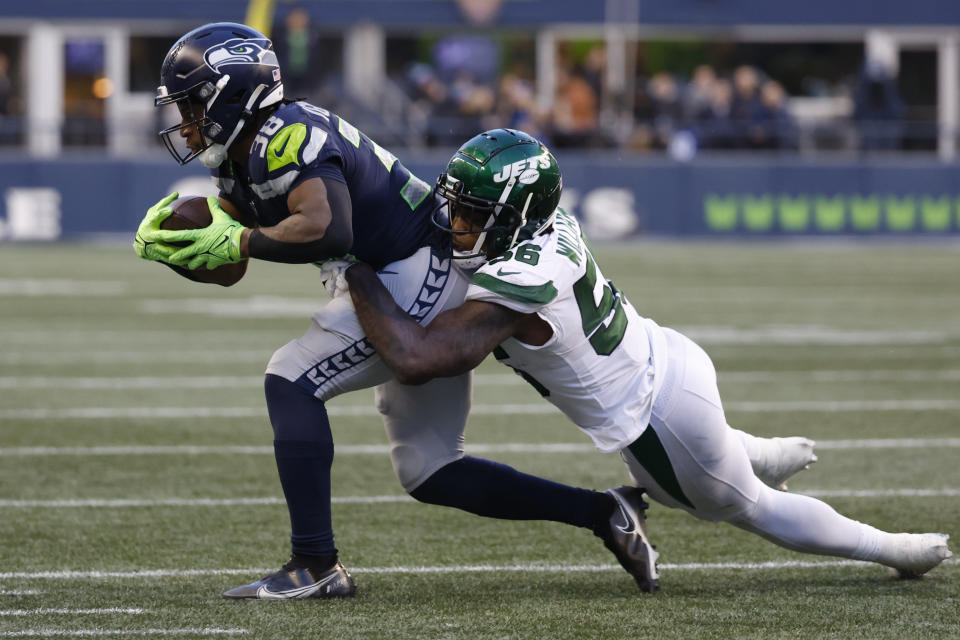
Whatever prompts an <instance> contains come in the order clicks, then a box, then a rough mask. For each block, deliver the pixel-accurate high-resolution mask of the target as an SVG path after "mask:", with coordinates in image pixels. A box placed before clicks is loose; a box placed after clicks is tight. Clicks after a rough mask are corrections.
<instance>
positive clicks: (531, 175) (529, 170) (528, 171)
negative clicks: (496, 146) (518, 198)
mask: <svg viewBox="0 0 960 640" xmlns="http://www.w3.org/2000/svg"><path fill="white" fill-rule="evenodd" d="M549 168H550V158H549V157H548V156H547V154H546V153H542V154H540V155H539V156H534V157H532V158H525V159H523V160H518V161H516V162H513V163H511V164H508V165H506V166H504V167H503V169H501V170H500V173H497V174H495V175H494V176H493V181H494V182H506V181H507V180H509V179H510V178H516V179H517V180H519V181H520V183H521V184H533V183H534V182H536V181H537V180H538V179H539V178H540V172H539V171H537V169H549Z"/></svg>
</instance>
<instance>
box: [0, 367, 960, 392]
mask: <svg viewBox="0 0 960 640" xmlns="http://www.w3.org/2000/svg"><path fill="white" fill-rule="evenodd" d="M719 378H720V382H721V383H728V382H735V383H752V382H766V381H777V380H779V379H782V378H790V379H791V380H793V379H802V380H809V381H812V382H879V381H890V382H931V381H932V382H938V381H940V382H951V381H956V380H960V369H906V370H905V369H843V370H829V369H823V370H815V371H730V372H720V373H719ZM473 382H474V385H476V386H478V387H494V386H513V385H523V384H525V383H524V382H523V380H522V379H521V378H520V377H519V376H517V375H515V374H512V373H499V374H497V373H480V374H476V375H474V377H473ZM262 386H263V376H260V375H256V376H132V377H131V376H116V377H108V376H102V377H70V376H63V377H58V376H0V389H105V390H111V389H116V390H126V389H233V388H238V387H242V388H248V387H250V388H259V387H262Z"/></svg>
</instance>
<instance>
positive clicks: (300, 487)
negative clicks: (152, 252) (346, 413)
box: [264, 374, 337, 564]
mask: <svg viewBox="0 0 960 640" xmlns="http://www.w3.org/2000/svg"><path fill="white" fill-rule="evenodd" d="M264 392H265V393H266V396H267V410H268V411H269V413H270V423H271V424H272V425H273V434H274V441H273V451H274V455H275V457H276V460H277V471H278V473H279V474H280V484H281V486H282V487H283V495H284V496H285V497H286V499H287V509H288V510H289V512H290V528H291V535H290V542H291V544H292V547H293V553H294V554H295V555H298V556H314V557H319V558H320V559H321V562H320V564H323V563H324V562H326V559H327V558H333V560H335V559H336V555H337V549H336V547H335V546H334V544H333V524H332V521H331V515H330V467H331V466H332V465H333V435H332V434H331V433H330V420H329V419H328V418H327V409H326V407H325V406H324V404H323V402H322V401H321V400H318V399H317V398H315V397H313V396H310V395H308V394H307V393H306V392H304V391H303V390H302V389H300V387H298V386H297V385H296V384H294V383H292V382H290V381H288V380H286V379H284V378H281V377H279V376H275V375H270V374H268V375H267V376H266V380H265V382H264ZM333 560H331V561H330V562H329V563H327V564H331V563H332V562H333Z"/></svg>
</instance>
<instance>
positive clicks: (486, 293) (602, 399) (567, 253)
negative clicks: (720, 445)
mask: <svg viewBox="0 0 960 640" xmlns="http://www.w3.org/2000/svg"><path fill="white" fill-rule="evenodd" d="M466 297H467V299H468V300H482V301H485V302H491V303H494V304H498V305H501V306H504V307H507V308H510V309H514V310H516V311H520V312H522V313H536V314H538V315H539V316H540V317H541V318H543V319H544V320H545V321H546V322H547V323H549V324H550V326H551V328H552V329H553V336H552V337H551V338H550V339H549V340H548V341H547V342H546V343H545V344H543V345H540V346H534V345H529V344H524V343H522V342H520V341H519V340H516V339H515V338H509V339H508V340H506V341H505V342H504V343H503V344H501V345H500V346H499V347H498V348H497V349H496V350H495V351H494V355H495V356H496V358H497V359H498V360H499V361H501V362H502V363H503V364H506V365H507V366H509V367H512V368H513V369H515V370H516V371H517V373H519V374H520V375H521V376H523V377H524V378H525V379H526V380H527V381H528V382H530V383H531V384H532V385H533V386H534V387H536V388H537V390H538V391H539V392H540V393H541V395H543V396H544V397H545V398H546V399H547V400H549V401H550V402H551V403H553V404H554V405H556V406H557V407H558V408H559V409H560V410H561V411H563V413H565V414H566V415H567V417H568V418H570V419H571V420H572V421H573V422H574V423H575V424H576V425H577V426H578V427H580V429H582V430H583V431H584V432H585V433H586V434H587V435H589V436H590V437H591V438H592V439H593V441H594V443H595V444H596V446H597V448H598V449H599V450H600V451H603V452H612V451H618V450H620V449H622V448H623V447H626V446H627V445H629V444H630V443H632V442H633V441H634V440H636V439H637V438H638V437H639V436H640V434H641V433H642V432H643V430H644V429H646V427H647V425H648V424H649V423H650V412H651V410H652V407H653V400H654V398H655V396H656V393H657V391H659V388H660V384H662V380H661V378H662V376H657V375H656V374H657V365H658V363H665V362H666V339H665V337H664V334H663V331H662V330H661V329H660V327H659V326H657V324H656V323H654V322H653V321H652V320H649V319H646V318H642V317H640V315H638V314H637V312H636V311H635V310H634V308H633V307H632V306H631V305H630V303H629V302H627V300H626V298H624V296H623V294H621V293H620V292H619V291H618V290H617V289H616V288H615V287H614V286H613V283H611V282H608V281H607V280H606V279H604V277H603V274H601V273H600V269H599V268H598V267H597V265H596V262H594V260H593V256H591V255H590V251H589V250H588V249H587V246H586V244H585V243H584V239H583V236H582V235H581V232H580V225H579V224H578V223H577V221H576V219H575V218H574V217H573V216H572V215H569V214H567V213H566V212H564V211H563V210H559V211H558V215H557V218H556V222H555V223H554V225H553V229H552V231H550V232H549V233H546V234H543V235H540V236H537V237H536V238H533V239H531V240H527V241H525V242H522V243H520V244H518V245H517V246H516V247H514V248H513V249H511V250H510V251H508V252H506V253H505V254H504V255H502V256H500V257H499V258H496V259H494V260H491V261H490V262H488V263H486V264H485V265H483V266H482V267H480V268H479V269H478V270H477V272H476V273H475V274H474V275H473V279H472V280H471V282H470V286H469V288H468V289H467V296H466Z"/></svg>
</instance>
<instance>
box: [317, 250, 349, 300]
mask: <svg viewBox="0 0 960 640" xmlns="http://www.w3.org/2000/svg"><path fill="white" fill-rule="evenodd" d="M356 262H357V259H356V258H354V257H353V256H351V255H349V254H348V255H345V256H343V257H342V258H331V259H329V260H324V261H323V262H318V263H317V266H318V267H320V281H321V282H322V283H323V288H324V289H326V290H327V293H329V294H330V297H331V298H337V297H339V296H345V295H350V287H349V286H348V285H347V278H346V277H345V276H344V275H343V274H344V273H345V272H346V271H347V269H349V268H350V267H351V266H352V265H354V264H356Z"/></svg>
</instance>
